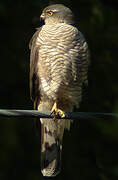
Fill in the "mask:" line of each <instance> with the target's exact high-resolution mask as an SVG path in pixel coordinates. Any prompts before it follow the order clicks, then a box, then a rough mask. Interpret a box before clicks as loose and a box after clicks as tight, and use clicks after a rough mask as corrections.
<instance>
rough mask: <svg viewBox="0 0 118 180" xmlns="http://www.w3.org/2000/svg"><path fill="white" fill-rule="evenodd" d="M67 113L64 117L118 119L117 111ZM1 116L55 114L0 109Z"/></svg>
mask: <svg viewBox="0 0 118 180" xmlns="http://www.w3.org/2000/svg"><path fill="white" fill-rule="evenodd" d="M65 115H66V116H65V117H64V118H62V119H78V120H79V119H84V120H88V119H96V118H97V119H107V120H108V119H111V120H112V119H118V114H116V113H96V112H72V113H70V112H66V113H65ZM0 117H29V118H32V117H34V118H36V117H38V118H53V117H54V114H51V112H49V111H46V112H42V111H37V110H15V109H0ZM60 118H61V117H60V116H58V117H57V119H60Z"/></svg>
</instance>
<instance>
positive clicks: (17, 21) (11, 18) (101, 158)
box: [0, 0, 118, 180]
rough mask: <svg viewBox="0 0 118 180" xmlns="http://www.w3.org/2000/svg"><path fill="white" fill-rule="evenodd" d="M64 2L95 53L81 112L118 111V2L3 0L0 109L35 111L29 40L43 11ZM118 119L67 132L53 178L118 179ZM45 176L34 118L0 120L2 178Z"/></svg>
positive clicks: (81, 124)
mask: <svg viewBox="0 0 118 180" xmlns="http://www.w3.org/2000/svg"><path fill="white" fill-rule="evenodd" d="M49 3H63V4H65V5H67V6H68V7H70V8H71V9H72V10H73V12H74V14H75V17H76V21H77V23H78V28H79V29H80V31H81V32H83V34H84V35H85V37H86V39H87V41H88V44H89V48H90V51H91V66H90V70H89V86H88V89H87V91H88V93H87V98H83V102H82V104H81V108H80V111H91V112H115V113H118V10H117V8H118V1H117V0H109V1H105V0H79V1H76V0H60V1H59V0H55V1H54V0H51V1H48V0H1V1H0V42H1V43H0V60H1V61H0V62H1V66H0V108H1V109H2V108H4V109H7V108H9V109H10V108H11V109H13V108H14V109H32V108H33V105H32V102H31V101H30V97H29V53H30V52H29V49H28V43H29V40H30V38H31V37H32V35H33V33H34V32H35V28H37V27H39V26H40V25H41V24H40V21H39V17H40V13H41V10H42V9H43V8H44V7H45V6H47V5H48V4H49ZM117 154H118V120H112V121H111V120H110V119H108V120H94V121H81V120H80V121H79V124H78V122H77V121H76V122H74V124H73V125H72V128H71V132H65V136H64V145H63V155H62V159H63V160H62V161H63V163H62V173H61V174H60V175H59V176H57V177H56V178H55V179H57V180H59V179H74V180H75V179H79V180H88V179H91V180H117V179H118V155H117ZM10 178H11V179H12V180H16V179H17V180H21V178H22V179H23V180H30V179H31V180H32V179H33V180H39V179H41V180H43V179H44V178H43V177H42V175H41V173H40V137H37V136H35V130H34V128H33V120H32V119H15V118H12V119H10V118H0V180H7V179H10Z"/></svg>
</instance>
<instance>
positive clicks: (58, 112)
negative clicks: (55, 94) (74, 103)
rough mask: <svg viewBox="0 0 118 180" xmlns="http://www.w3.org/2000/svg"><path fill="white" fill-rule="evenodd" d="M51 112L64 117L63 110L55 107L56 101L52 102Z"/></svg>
mask: <svg viewBox="0 0 118 180" xmlns="http://www.w3.org/2000/svg"><path fill="white" fill-rule="evenodd" d="M51 112H52V113H55V115H56V116H57V115H58V114H59V115H60V116H61V117H62V118H64V117H65V114H64V112H63V111H62V110H61V109H58V108H57V103H56V102H55V103H54V105H53V107H52V110H51Z"/></svg>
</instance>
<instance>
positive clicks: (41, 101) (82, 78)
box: [30, 4, 89, 176]
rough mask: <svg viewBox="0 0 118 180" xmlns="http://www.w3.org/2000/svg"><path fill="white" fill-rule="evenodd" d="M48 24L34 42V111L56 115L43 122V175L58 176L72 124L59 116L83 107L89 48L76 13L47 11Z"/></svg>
mask: <svg viewBox="0 0 118 180" xmlns="http://www.w3.org/2000/svg"><path fill="white" fill-rule="evenodd" d="M41 18H42V19H43V20H44V22H45V24H44V25H43V26H42V27H40V28H39V29H37V31H36V33H35V34H34V35H33V37H32V39H31V41H30V49H31V56H30V93H31V97H32V99H33V101H34V108H35V109H37V110H41V111H47V110H49V111H51V112H54V114H55V118H54V119H40V122H41V171H42V174H43V175H44V176H55V175H56V174H58V173H59V171H60V166H61V151H62V138H63V133H64V129H65V128H67V129H69V128H70V122H71V120H64V119H56V116H57V114H58V113H59V114H60V116H62V117H64V116H65V114H64V112H72V111H73V108H74V106H75V107H77V108H78V107H79V105H80V101H81V99H82V86H83V84H87V73H88V65H89V52H88V46H87V43H86V41H85V39H84V36H83V35H82V33H81V32H80V31H79V30H78V29H77V27H76V25H75V21H74V16H73V13H72V11H71V10H70V9H69V8H67V7H65V6H64V5H62V4H53V5H50V6H48V7H46V8H45V9H44V10H43V12H42V15H41Z"/></svg>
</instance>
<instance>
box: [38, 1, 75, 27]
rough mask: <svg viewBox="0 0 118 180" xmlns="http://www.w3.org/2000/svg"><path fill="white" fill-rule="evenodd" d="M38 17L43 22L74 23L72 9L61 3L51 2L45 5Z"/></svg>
mask: <svg viewBox="0 0 118 180" xmlns="http://www.w3.org/2000/svg"><path fill="white" fill-rule="evenodd" d="M40 17H41V19H43V20H44V22H45V24H56V23H66V24H74V16H73V13H72V11H71V10H70V9H69V8H68V7H66V6H64V5H62V4H53V5H50V6H48V7H46V8H45V9H44V10H43V12H42V14H41V16H40Z"/></svg>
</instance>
